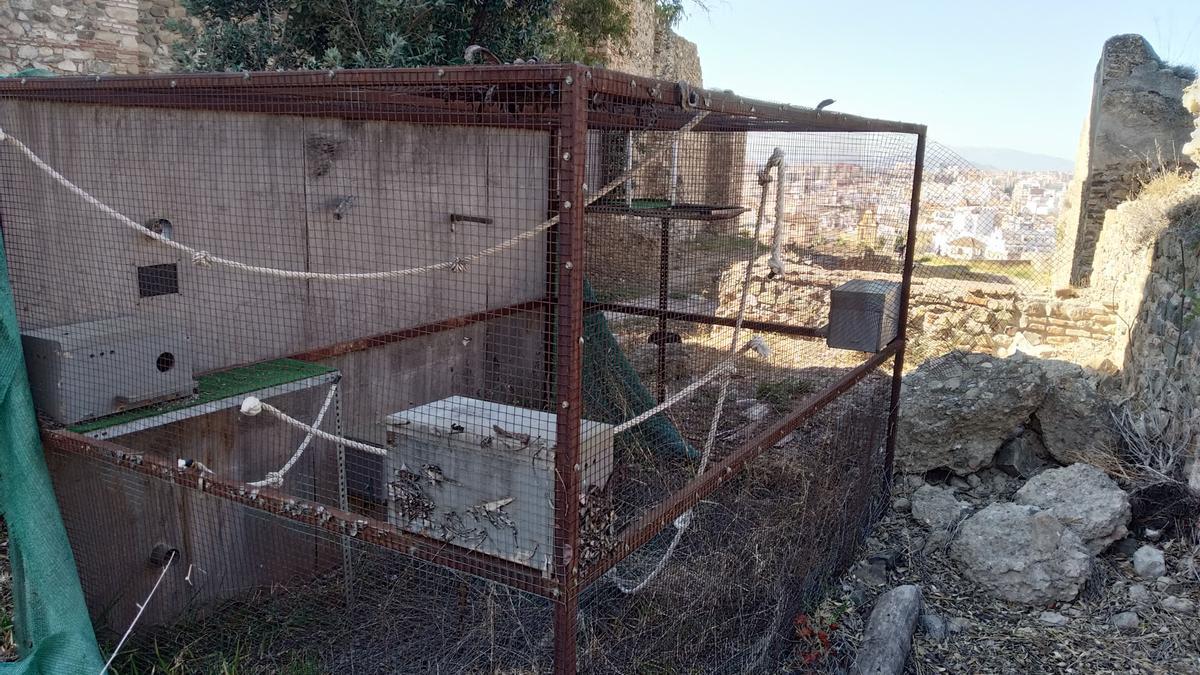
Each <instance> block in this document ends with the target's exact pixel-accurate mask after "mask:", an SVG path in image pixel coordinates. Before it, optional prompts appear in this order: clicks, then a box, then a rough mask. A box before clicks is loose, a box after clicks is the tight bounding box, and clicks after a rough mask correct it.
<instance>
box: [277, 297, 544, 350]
mask: <svg viewBox="0 0 1200 675" xmlns="http://www.w3.org/2000/svg"><path fill="white" fill-rule="evenodd" d="M547 303H548V301H547V300H544V299H543V300H529V301H527V302H520V303H517V304H515V305H509V306H508V307H500V308H497V309H487V310H484V311H482V312H475V313H473V314H466V315H463V316H456V317H453V318H450V319H443V320H441V321H434V322H433V323H427V324H424V325H421V326H414V327H412V328H404V329H402V330H395V331H391V332H388V333H380V334H378V335H372V336H369V337H363V338H356V339H354V340H346V341H344V342H338V343H336V344H331V345H326V346H324V347H319V348H317V349H310V350H308V351H304V352H299V353H297V354H292V355H291V356H289V357H288V358H292V359H296V360H297V361H320V360H322V359H331V358H334V357H335V356H343V355H345V354H352V353H354V352H361V351H365V350H367V349H374V348H375V347H381V346H383V345H387V344H392V343H393V342H404V341H405V340H411V339H414V338H419V337H425V336H427V335H434V334H436V333H443V332H445V331H448V330H456V329H458V328H465V327H467V326H470V325H473V324H477V323H483V322H485V321H492V320H493V319H502V318H504V317H506V316H513V315H515V314H521V313H524V312H532V311H536V310H539V309H544V308H545V307H546V305H547Z"/></svg>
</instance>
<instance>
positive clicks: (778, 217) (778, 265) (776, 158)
mask: <svg viewBox="0 0 1200 675" xmlns="http://www.w3.org/2000/svg"><path fill="white" fill-rule="evenodd" d="M772 163H774V166H775V171H776V173H777V175H778V176H779V180H778V181H777V182H776V185H775V231H774V232H773V233H772V234H771V258H770V260H769V261H768V262H767V266H768V267H770V268H771V273H772V274H773V275H774V276H779V277H781V276H783V275H784V273H786V272H787V263H785V262H784V261H783V234H784V225H783V172H784V169H785V168H786V167H785V165H784V161H783V149H782V148H775V151H774V152H772V153H771V158H770V159H768V160H767V168H766V169H763V170H764V171H766V170H767V169H770V168H771V166H772ZM763 189H764V190H765V189H766V188H763ZM766 205H767V201H766V195H763V201H762V204H761V205H760V207H759V213H762V209H763V208H765V207H766Z"/></svg>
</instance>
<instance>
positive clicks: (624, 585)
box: [609, 148, 783, 595]
mask: <svg viewBox="0 0 1200 675" xmlns="http://www.w3.org/2000/svg"><path fill="white" fill-rule="evenodd" d="M772 166H774V167H775V169H776V172H777V174H778V176H779V180H778V183H779V184H778V185H777V186H776V191H775V194H776V207H775V211H776V215H777V218H776V221H775V227H776V230H775V231H776V236H777V237H778V232H779V222H780V221H779V219H778V214H780V213H782V207H781V206H779V205H780V204H781V203H782V200H780V198H779V195H780V193H781V192H782V188H783V150H782V149H780V148H775V151H774V152H772V153H771V157H770V158H769V159H768V160H767V165H766V166H765V167H763V169H762V171H759V172H758V184H759V185H761V186H762V196H761V197H760V199H759V205H758V217H757V218H756V219H755V221H754V249H753V251H752V252H751V255H750V260H749V261H747V262H746V275H745V277H744V278H743V279H742V297H741V299H740V300H739V302H738V313H737V321H736V322H734V326H733V336H732V337H731V338H730V340H729V352H730V355H729V357H727V359H726V361H725V362H723V363H722V364H721V365H719V366H717V367H716V368H714V369H713V370H712V371H710V373H709V375H713V376H715V375H716V374H717V373H718V372H720V373H723V374H724V375H725V376H724V377H723V378H722V379H721V393H720V394H719V395H718V396H717V403H716V405H715V406H714V408H713V416H712V421H711V422H710V423H709V425H708V436H707V437H706V438H705V439H704V450H703V452H701V453H700V465H699V466H698V467H697V468H696V475H697V476H702V475H704V472H705V471H706V470H707V469H708V462H709V460H710V459H711V458H712V451H713V448H714V447H715V446H716V441H717V427H718V426H719V425H720V423H721V413H722V412H723V410H724V408H725V397H726V395H727V394H728V393H729V380H730V375H731V373H732V368H729V367H727V366H728V365H731V363H732V359H733V357H735V356H736V355H737V354H738V353H740V352H743V351H745V350H746V349H749V348H753V349H755V351H758V353H759V354H761V355H763V356H768V355H769V354H770V349H769V348H768V347H767V344H766V341H765V340H763V339H762V338H761V337H758V336H755V337H754V338H751V340H750V341H749V342H748V343H747V344H746V345H745V346H744V347H742V349H740V350H737V340H738V334H739V333H741V330H742V321H743V320H744V319H745V317H746V306H747V304H748V298H749V297H750V279H751V277H752V271H753V268H754V261H755V259H757V258H758V237H759V234H760V233H761V232H762V222H763V211H764V210H765V209H766V206H767V186H768V185H770V183H771V174H770V171H771V167H772ZM756 342H757V344H756ZM735 350H736V351H735ZM705 377H708V375H706V376H705ZM680 393H682V391H681V392H680ZM668 400H669V399H668ZM664 403H666V401H664ZM673 524H674V526H675V536H673V537H672V538H671V543H670V544H669V545H667V550H666V551H665V552H664V553H663V555H662V557H661V558H659V559H658V562H657V563H655V565H654V568H653V569H652V570H650V572H649V573H648V574H647V575H646V576H645V577H644V578H642V580H641V581H639V582H638V583H637V584H631V583H630V582H629V581H626V580H624V579H619V578H617V577H616V576H613V575H612V573H613V571H615V569H616V568H615V567H614V568H613V569H611V570H609V578H611V579H612V581H613V584H614V585H615V586H616V587H617V589H618V590H620V591H621V592H622V593H625V594H627V595H632V594H634V593H638V592H640V591H641V590H642V589H644V588H645V587H646V586H647V585H649V584H650V582H652V581H654V579H656V578H657V577H658V575H659V574H661V573H662V571H663V570H664V569H666V567H667V562H668V561H670V560H671V556H673V555H674V554H675V549H676V548H678V547H679V542H680V541H682V540H683V535H684V533H685V532H687V530H688V527H690V526H691V524H692V510H691V509H688V510H687V511H684V512H683V513H681V514H680V515H679V517H678V518H676V519H675V522H674V523H673Z"/></svg>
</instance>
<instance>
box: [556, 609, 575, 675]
mask: <svg viewBox="0 0 1200 675" xmlns="http://www.w3.org/2000/svg"><path fill="white" fill-rule="evenodd" d="M578 614H579V596H577V595H576V594H575V591H574V590H570V589H569V590H567V591H566V592H565V593H564V594H563V596H562V598H561V599H560V600H559V601H558V602H556V603H554V675H575V673H576V671H577V669H578V660H577V659H578V658H579V655H578V654H577V652H576V642H575V629H576V627H577V626H576V619H577V617H578Z"/></svg>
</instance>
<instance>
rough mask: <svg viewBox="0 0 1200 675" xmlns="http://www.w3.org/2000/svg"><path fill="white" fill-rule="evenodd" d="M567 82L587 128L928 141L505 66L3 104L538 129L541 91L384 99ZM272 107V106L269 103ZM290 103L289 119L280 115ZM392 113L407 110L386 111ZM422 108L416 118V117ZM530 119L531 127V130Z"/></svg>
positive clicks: (121, 79)
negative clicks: (692, 121)
mask: <svg viewBox="0 0 1200 675" xmlns="http://www.w3.org/2000/svg"><path fill="white" fill-rule="evenodd" d="M568 76H570V77H573V78H574V79H575V81H576V82H577V83H582V84H583V85H584V86H586V88H587V99H588V101H587V103H588V106H589V108H590V110H589V112H588V115H587V121H588V123H589V126H591V127H592V128H605V127H609V128H640V129H645V128H647V127H646V126H645V124H644V123H643V122H642V121H640V120H639V119H638V117H637V115H636V114H628V113H621V112H608V111H605V110H604V109H603V108H604V102H605V100H606V99H611V98H619V99H621V100H625V101H635V102H639V103H641V104H645V105H650V106H654V107H655V109H656V110H658V111H659V112H661V113H663V114H661V115H659V116H658V117H657V121H656V124H655V126H654V127H653V128H655V129H659V130H665V131H670V130H672V129H677V128H679V127H680V126H682V124H683V122H684V121H686V120H687V119H689V118H690V117H691V116H692V115H694V114H695V111H697V110H707V111H709V112H710V113H713V114H710V115H709V116H708V118H706V119H705V120H704V121H703V122H701V123H700V125H699V126H697V127H696V131H701V132H703V131H806V132H819V131H832V132H888V133H902V134H921V135H923V134H924V133H925V127H924V126H923V125H920V124H911V123H906V122H890V121H885V120H877V119H871V118H867V117H859V116H856V115H847V114H843V113H837V112H831V111H820V112H818V111H816V110H814V109H811V108H803V107H799V106H792V105H787V104H780V103H773V102H770V101H760V100H755V99H749V98H743V97H740V96H737V95H734V94H732V93H730V92H722V91H714V90H705V89H692V88H690V87H687V86H685V85H682V84H680V83H675V82H667V81H664V80H656V79H653V78H648V77H641V76H635V75H628V74H626V73H621V72H617V71H612V70H606V69H603V68H586V67H583V66H578V65H574V64H536V65H511V66H453V67H451V66H447V67H444V68H407V69H361V70H330V71H290V72H256V73H177V74H168V75H126V76H106V77H98V76H80V77H45V78H41V77H26V78H9V79H0V96H3V97H13V98H23V99H28V100H45V101H61V102H77V103H91V104H109V105H119V106H140V107H160V108H185V109H186V108H190V109H208V110H220V111H225V112H264V113H270V114H274V115H299V116H340V117H346V118H350V119H355V118H369V119H373V120H399V121H405V120H411V121H430V119H431V117H436V116H439V115H445V114H454V115H455V123H456V124H486V125H496V126H501V125H504V126H513V127H527V126H535V127H540V128H548V127H555V126H557V124H558V123H559V122H560V121H561V118H560V116H559V113H558V111H557V110H556V109H555V108H554V106H553V104H552V99H553V94H554V91H551V90H549V89H548V90H546V92H545V93H546V97H547V100H546V107H545V108H544V109H541V110H533V109H524V110H522V111H520V112H507V111H506V110H505V109H504V108H503V106H502V105H500V104H492V105H491V106H490V107H489V105H488V104H483V103H480V102H478V101H472V100H470V99H466V98H453V97H451V96H450V95H449V92H444V93H445V94H446V96H444V97H443V98H434V97H433V96H432V95H428V96H416V95H411V94H404V93H401V92H395V91H389V90H388V89H387V88H388V87H396V86H409V87H414V86H429V87H438V86H445V87H460V86H466V85H492V84H508V85H512V86H524V87H525V89H523V94H522V95H523V96H527V95H528V93H529V92H531V91H533V90H532V89H529V87H532V86H537V85H553V86H555V87H557V86H558V85H559V84H560V83H561V82H563V81H564V80H565V78H566V77H568ZM272 95H273V96H275V97H277V98H276V99H271V98H270V96H272ZM281 103H286V104H287V106H290V107H291V108H292V109H290V110H289V109H288V107H285V106H283V105H281ZM390 106H409V108H401V109H398V110H391V111H389V109H388V108H389V107H390ZM414 107H415V108H418V110H415V111H414V110H413V109H412V108H414ZM531 116H532V117H533V119H534V120H536V123H531V121H530V120H531Z"/></svg>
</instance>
